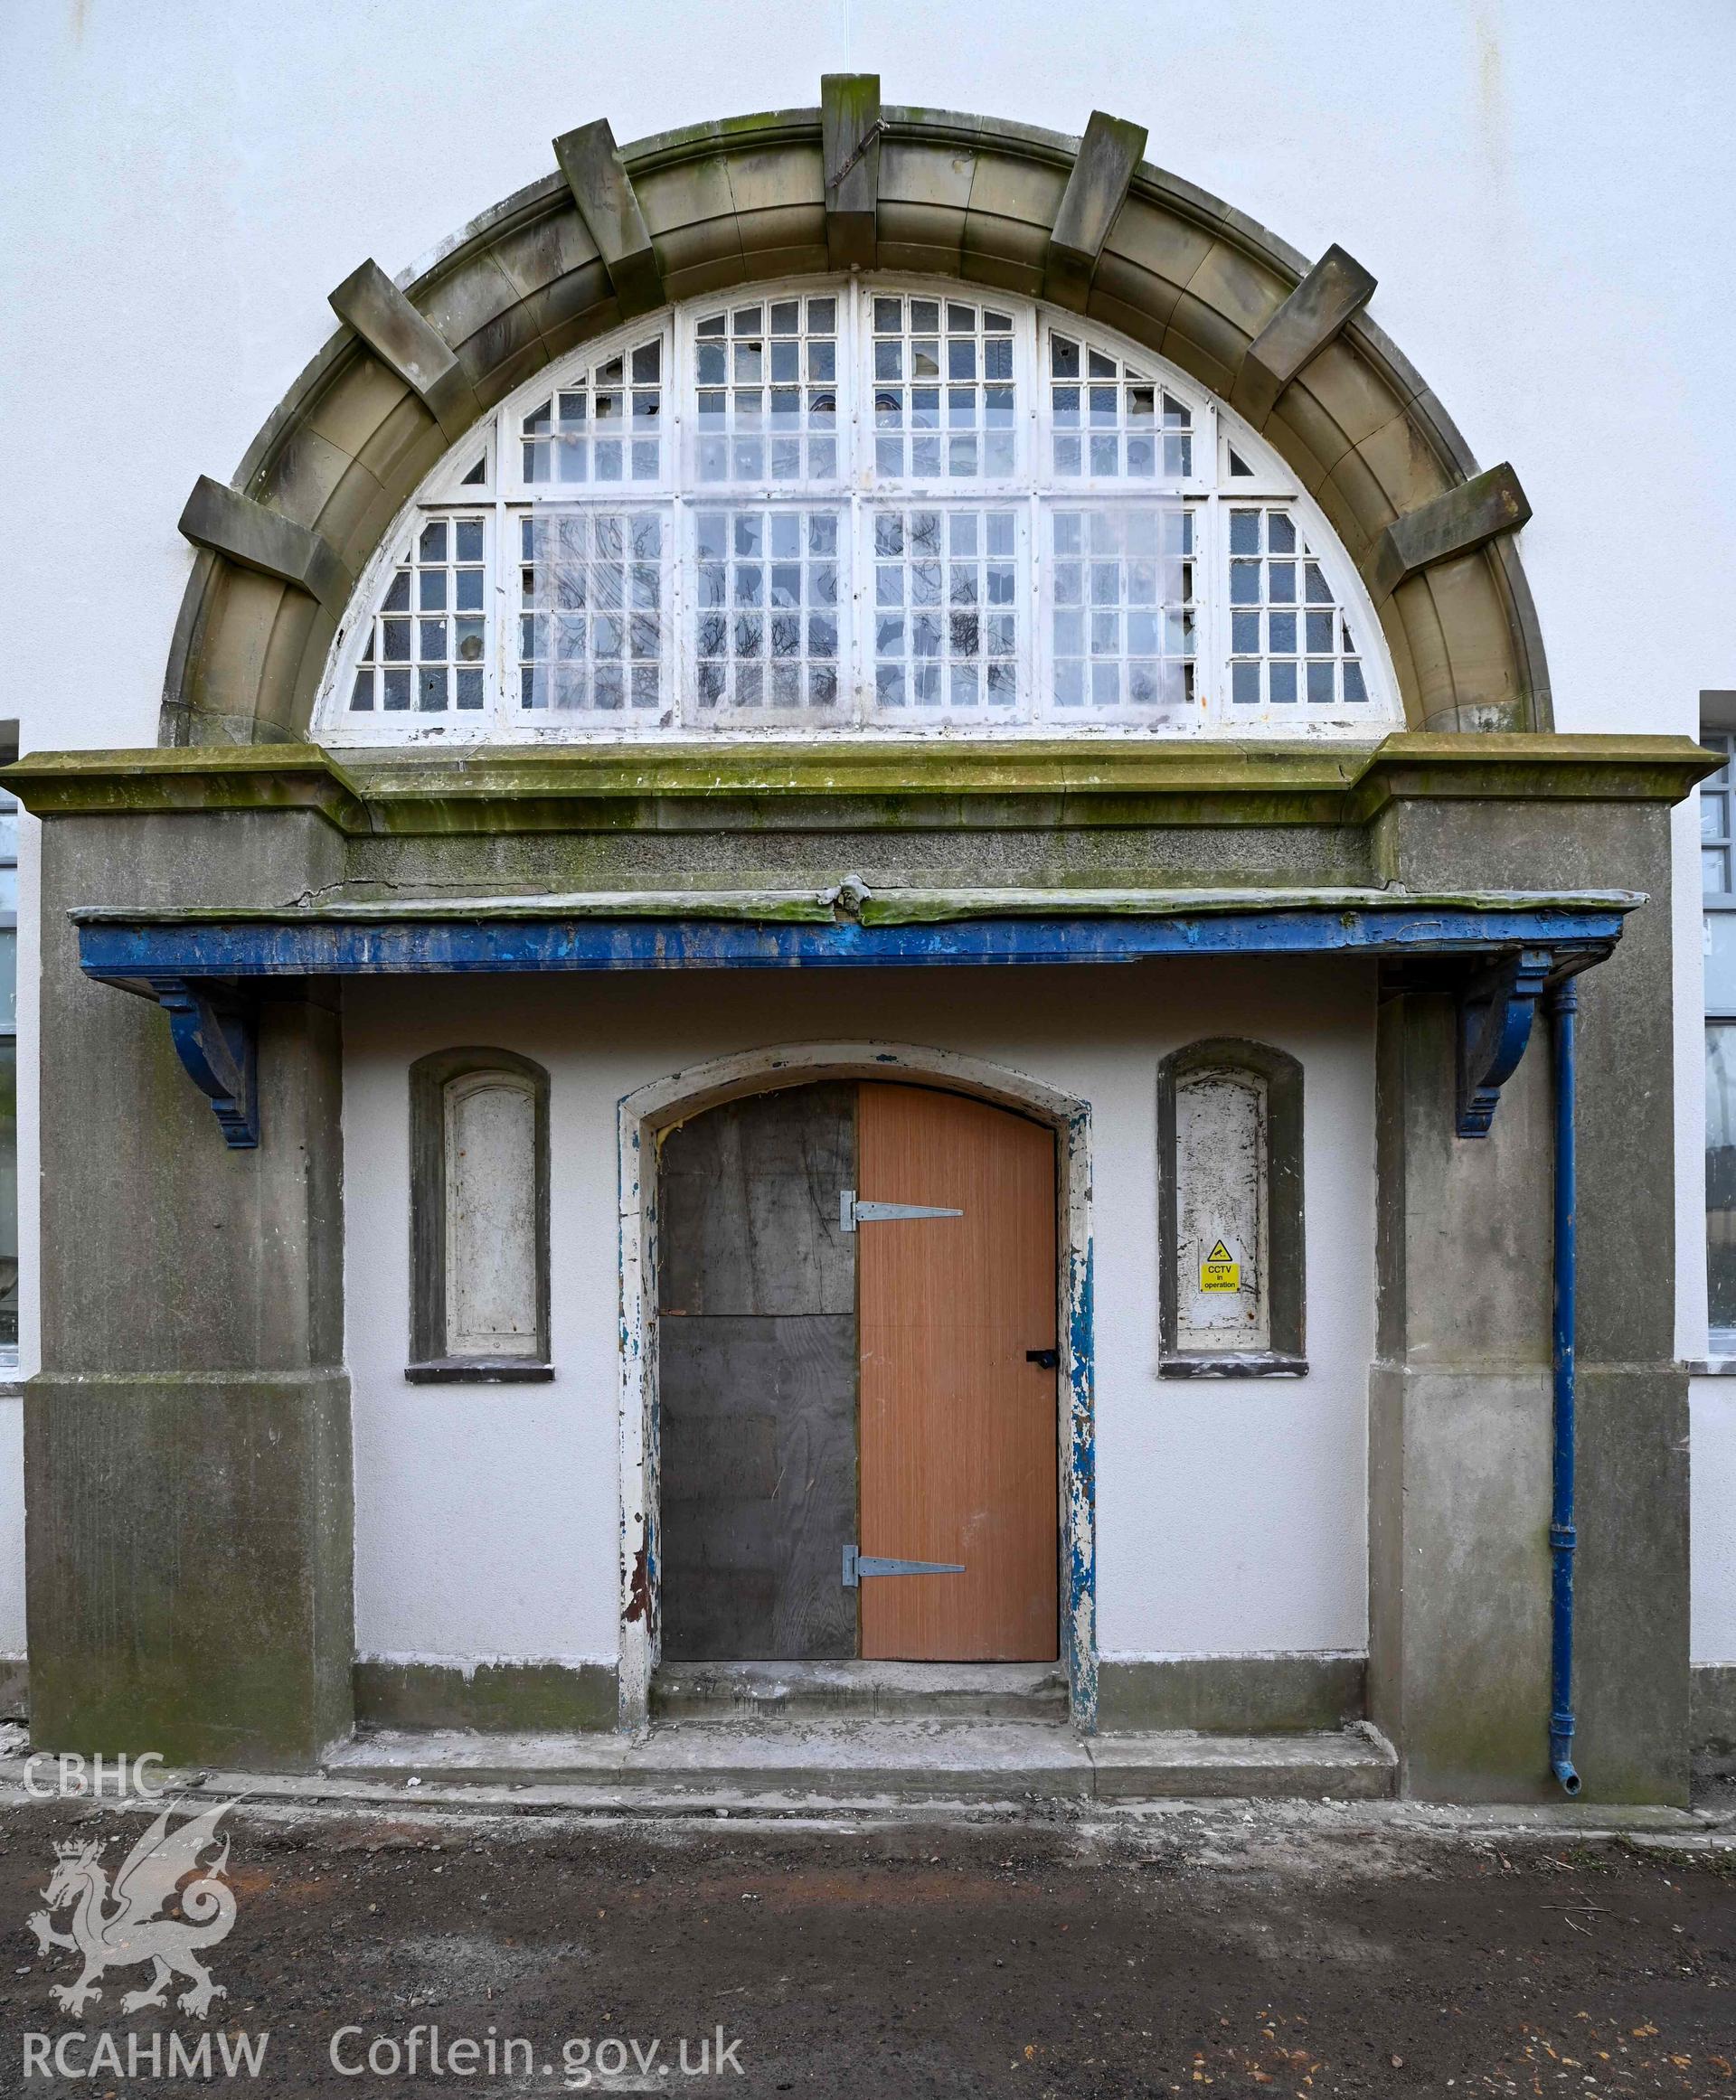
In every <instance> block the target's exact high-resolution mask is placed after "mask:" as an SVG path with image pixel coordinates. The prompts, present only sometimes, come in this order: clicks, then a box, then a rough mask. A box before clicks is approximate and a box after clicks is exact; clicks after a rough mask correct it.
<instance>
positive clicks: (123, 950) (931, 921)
mask: <svg viewBox="0 0 1736 2100" xmlns="http://www.w3.org/2000/svg"><path fill="white" fill-rule="evenodd" d="M1644 901H1645V899H1644V897H1643V895H1642V894H1641V893H1640V892H1638V891H1635V890H1572V891H1561V892H1543V891H1522V890H1476V891H1465V892H1458V893H1454V894H1419V893H1416V892H1413V891H1410V890H1403V889H1401V888H1396V887H1392V888H1385V889H1375V888H1366V889H1316V890H1109V889H1094V890H1033V889H1023V888H1022V889H1018V890H949V891H939V890H917V889H902V888H901V889H898V890H873V889H872V888H871V887H870V886H869V885H868V884H867V883H866V882H864V881H863V880H860V879H859V878H855V877H846V878H844V880H841V881H839V882H837V883H835V884H834V885H832V886H830V887H829V888H826V889H821V890H812V889H810V890H724V891H671V890H656V891H653V890H623V891H607V892H605V891H591V892H583V893H578V894H571V895H564V896H551V895H544V896H537V897H526V896H498V895H495V896H485V897H460V898H422V899H416V900H413V901H405V900H402V899H386V900H374V899H366V900H343V901H335V902H325V903H317V904H316V903H312V902H309V903H307V904H301V903H296V904H290V905H285V906H274V907H269V908H264V909H261V908H257V907H255V908H248V909H233V910H228V909H222V908H210V907H205V908H200V909H158V910H137V909H129V908H127V907H124V906H102V907H92V908H90V909H83V910H77V911H74V912H73V913H72V915H71V916H72V918H73V921H74V924H75V926H76V928H77V932H78V942H79V962H80V968H81V969H82V970H83V971H84V973H85V974H86V975H88V976H90V977H92V978H95V979H97V980H99V981H100V982H102V983H105V984H113V985H116V986H118V988H120V989H121V990H123V991H127V992H132V993H138V994H140V995H142V996H144V997H146V998H151V999H155V1000H156V1001H157V1002H158V1003H159V1004H161V1005H162V1006H163V1008H164V1009H165V1012H166V1013H167V1014H168V1017H169V1023H170V1028H171V1031H172V1032H173V1035H174V1039H175V1048H176V1050H177V1051H178V1053H179V1055H180V1057H181V1059H182V1062H183V1063H184V1066H185V1067H186V1069H187V1071H188V1072H189V1074H190V1075H191V1077H192V1078H193V1080H194V1081H195V1083H196V1084H197V1085H198V1086H199V1087H200V1088H202V1089H203V1092H204V1093H205V1094H206V1095H207V1096H208V1097H210V1099H211V1102H212V1108H213V1110H214V1111H215V1113H216V1115H217V1117H218V1121H219V1122H220V1124H221V1125H222V1129H223V1134H224V1136H225V1137H226V1139H227V1140H228V1142H229V1143H230V1144H231V1145H238V1146H246V1145H254V1144H258V1143H259V1109H258V1082H257V1069H256V1029H255V1018H254V1006H255V1003H256V998H257V993H258V992H259V989H260V988H261V987H262V985H263V984H266V983H269V982H270V981H272V980H284V979H297V978H307V977H345V976H411V975H424V976H426V975H473V974H497V975H498V974H524V973H541V972H550V971H594V970H680V969H838V968H911V967H918V968H925V967H933V966H937V965H1019V964H1040V965H1062V964H1068V965H1071V964H1086V963H1097V964H1102V963H1133V962H1139V961H1144V960H1146V959H1150V958H1154V957H1157V956H1244V957H1253V956H1302V955H1318V956H1326V955H1341V956H1352V955H1360V956H1373V957H1376V958H1379V959H1382V960H1383V961H1386V962H1389V963H1407V964H1409V963H1414V964H1420V965H1428V964H1429V963H1430V962H1431V961H1432V962H1433V963H1434V964H1435V965H1437V966H1438V968H1439V981H1440V983H1441V986H1442V988H1443V989H1448V988H1450V989H1451V990H1452V991H1453V993H1454V994H1455V996H1456V998H1457V1001H1458V1015H1459V1022H1458V1100H1457V1104H1456V1122H1457V1127H1458V1132H1459V1135H1461V1136H1466V1137H1478V1136H1482V1135H1486V1132H1487V1130H1488V1127H1489V1122H1490V1118H1491V1116H1493V1113H1494V1109H1495V1102H1496V1100H1497V1098H1498V1097H1499V1092H1500V1088H1501V1086H1502V1084H1503V1083H1504V1082H1505V1079H1506V1078H1509V1077H1510V1076H1511V1074H1512V1072H1513V1070H1514V1067H1515V1066H1516V1065H1517V1064H1518V1061H1519V1059H1520V1057H1521V1056H1522V1055H1523V1054H1524V1047H1525V1043H1526V1041H1527V1040H1528V1039H1529V1035H1530V1031H1531V1023H1532V1019H1533V1014H1534V1012H1535V1009H1536V1005H1537V1002H1538V1000H1539V999H1540V998H1541V997H1542V995H1543V991H1544V989H1545V987H1546V986H1547V985H1548V984H1551V983H1552V982H1558V981H1560V980H1561V978H1563V977H1566V976H1569V975H1573V974H1575V973H1576V972H1578V971H1580V970H1583V969H1585V968H1588V967H1589V966H1590V965H1593V964H1595V963H1598V962H1600V961H1601V960H1602V959H1603V958H1604V957H1605V956H1608V955H1609V952H1610V950H1611V949H1612V948H1613V947H1614V946H1615V944H1616V942H1617V941H1618V939H1619V938H1620V937H1621V929H1622V922H1623V920H1624V918H1625V917H1626V915H1627V914H1628V912H1630V911H1631V910H1633V909H1635V907H1636V906H1637V905H1639V904H1641V903H1643V902H1644Z"/></svg>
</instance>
